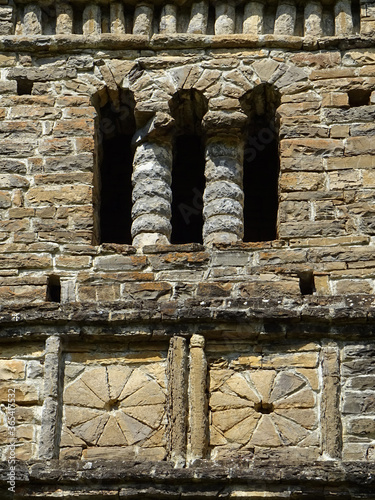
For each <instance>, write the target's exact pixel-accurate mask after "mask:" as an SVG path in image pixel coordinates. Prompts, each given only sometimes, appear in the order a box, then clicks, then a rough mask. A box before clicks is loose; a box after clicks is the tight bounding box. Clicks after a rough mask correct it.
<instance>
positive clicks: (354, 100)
mask: <svg viewBox="0 0 375 500" xmlns="http://www.w3.org/2000/svg"><path fill="white" fill-rule="evenodd" d="M348 97H349V106H351V107H358V106H368V105H369V104H370V97H371V90H365V89H353V90H349V92H348Z"/></svg>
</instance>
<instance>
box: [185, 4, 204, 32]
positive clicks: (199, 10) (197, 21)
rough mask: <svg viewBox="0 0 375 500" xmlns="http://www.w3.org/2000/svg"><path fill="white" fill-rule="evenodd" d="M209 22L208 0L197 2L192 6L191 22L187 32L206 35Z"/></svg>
mask: <svg viewBox="0 0 375 500" xmlns="http://www.w3.org/2000/svg"><path fill="white" fill-rule="evenodd" d="M207 23H208V1H207V0H204V1H202V2H195V3H193V5H192V7H191V16H190V23H189V27H188V30H187V32H188V33H192V34H198V35H199V34H201V35H205V34H206V32H207Z"/></svg>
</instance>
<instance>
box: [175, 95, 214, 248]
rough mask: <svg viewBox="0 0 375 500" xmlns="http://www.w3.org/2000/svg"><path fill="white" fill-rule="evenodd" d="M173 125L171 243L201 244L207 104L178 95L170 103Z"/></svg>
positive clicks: (195, 98)
mask: <svg viewBox="0 0 375 500" xmlns="http://www.w3.org/2000/svg"><path fill="white" fill-rule="evenodd" d="M170 108H171V113H172V116H173V117H174V119H175V121H176V137H175V143H174V149H173V152H174V154H173V167H172V196H173V199H172V236H171V242H172V243H202V241H203V239H202V229H203V192H204V188H205V176H204V168H205V156H204V142H203V139H202V127H201V124H202V118H203V116H204V115H205V114H206V112H207V101H206V99H205V98H204V97H203V96H202V94H201V93H199V92H198V91H196V90H187V91H181V92H179V93H177V94H176V95H175V96H174V97H173V98H172V101H171V103H170Z"/></svg>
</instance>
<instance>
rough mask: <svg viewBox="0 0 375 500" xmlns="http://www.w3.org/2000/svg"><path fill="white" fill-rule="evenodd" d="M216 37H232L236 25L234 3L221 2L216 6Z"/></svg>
mask: <svg viewBox="0 0 375 500" xmlns="http://www.w3.org/2000/svg"><path fill="white" fill-rule="evenodd" d="M215 15H216V21H215V35H231V34H233V33H234V30H235V24H236V9H235V7H234V4H233V3H232V2H230V1H229V2H225V1H223V0H220V1H218V2H217V3H216V5H215Z"/></svg>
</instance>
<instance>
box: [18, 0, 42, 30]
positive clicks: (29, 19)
mask: <svg viewBox="0 0 375 500" xmlns="http://www.w3.org/2000/svg"><path fill="white" fill-rule="evenodd" d="M23 24H24V33H25V35H41V34H42V10H41V8H40V6H39V5H36V4H28V5H25V10H24V18H23Z"/></svg>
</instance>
